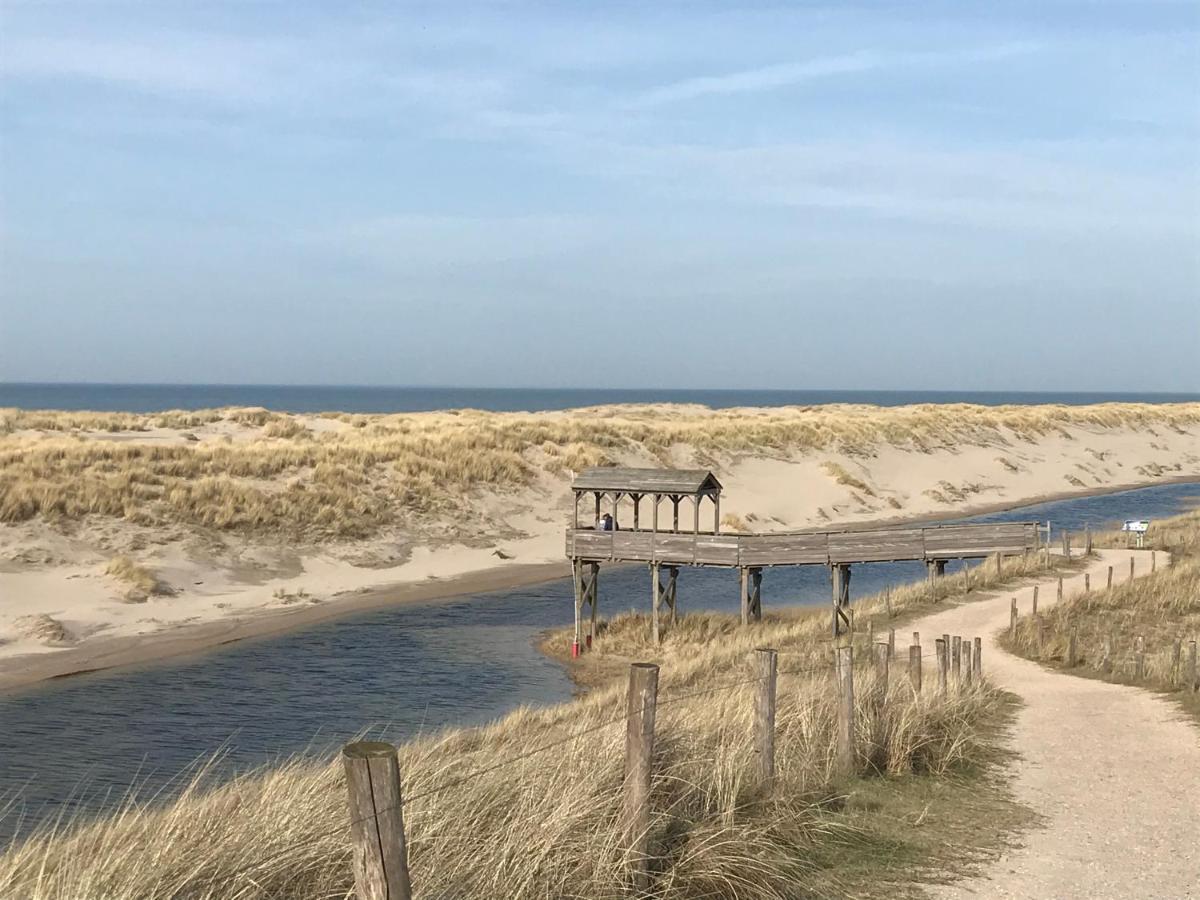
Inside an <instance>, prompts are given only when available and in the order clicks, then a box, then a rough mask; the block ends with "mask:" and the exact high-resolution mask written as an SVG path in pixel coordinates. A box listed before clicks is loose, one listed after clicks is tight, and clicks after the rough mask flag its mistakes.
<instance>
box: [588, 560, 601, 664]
mask: <svg viewBox="0 0 1200 900" xmlns="http://www.w3.org/2000/svg"><path fill="white" fill-rule="evenodd" d="M590 583H591V587H590V588H589V590H588V596H589V597H590V598H591V604H592V619H591V624H590V626H589V627H588V634H587V648H588V649H589V650H591V649H592V641H594V640H595V639H596V618H597V616H599V614H600V563H592V578H591V582H590Z"/></svg>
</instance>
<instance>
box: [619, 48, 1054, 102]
mask: <svg viewBox="0 0 1200 900" xmlns="http://www.w3.org/2000/svg"><path fill="white" fill-rule="evenodd" d="M1038 49H1040V47H1039V45H1038V44H1033V43H1013V44H1003V45H999V46H996V47H983V48H977V49H973V50H970V49H968V50H948V51H931V52H919V53H879V52H875V51H871V50H862V51H858V52H855V53H846V54H840V55H836V56H824V57H816V58H814V59H809V60H804V61H801V62H790V63H781V64H778V65H771V66H762V67H759V68H754V69H743V70H741V71H737V72H728V73H725V74H722V75H703V76H698V77H695V78H685V79H683V80H681V81H675V82H672V83H670V84H666V85H662V86H661V87H657V88H653V89H651V90H648V91H644V92H643V93H641V94H639V95H638V96H636V97H634V98H633V99H632V100H631V101H630V103H629V104H628V105H629V106H630V107H631V108H638V109H645V108H650V107H654V106H662V105H663V104H667V103H676V102H679V101H682V100H694V99H697V98H700V97H709V96H719V95H728V94H744V93H752V92H756V91H769V90H776V89H778V88H783V87H791V86H795V85H800V84H804V83H806V82H810V81H818V80H821V79H826V78H833V77H836V76H839V75H854V74H859V73H863V72H874V71H879V70H889V69H898V68H910V67H916V66H936V65H956V64H962V63H971V62H988V61H993V60H1002V59H1007V58H1009V57H1012V56H1018V55H1023V54H1027V53H1032V52H1034V51H1036V50H1038Z"/></svg>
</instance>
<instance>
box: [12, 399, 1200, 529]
mask: <svg viewBox="0 0 1200 900" xmlns="http://www.w3.org/2000/svg"><path fill="white" fill-rule="evenodd" d="M1197 423H1200V404H1194V403H1190V404H1189V403H1183V404H1171V405H1150V404H1120V403H1113V404H1103V405H1096V406H1033V407H1023V406H1001V407H982V406H968V405H923V406H907V407H894V408H881V407H869V406H846V405H841V406H821V407H786V408H777V409H733V410H711V409H707V408H704V407H694V406H612V407H597V408H592V409H579V410H569V411H565V412H553V413H532V414H531V413H490V412H481V411H476V410H461V411H455V412H441V413H414V414H403V415H352V414H343V413H329V414H324V415H321V416H292V415H288V414H285V413H276V412H269V411H267V410H262V409H224V410H202V411H196V412H171V413H160V414H150V415H136V414H131V413H73V412H37V411H23V410H15V409H9V410H2V411H0V522H8V523H13V522H21V521H25V520H28V519H31V518H35V517H44V518H46V519H49V520H52V521H73V520H77V519H79V518H81V517H84V516H89V515H102V516H109V517H118V518H123V519H125V520H127V521H130V522H134V523H141V524H145V525H150V526H154V525H165V524H181V525H185V526H191V527H202V528H214V529H220V530H226V531H231V532H236V533H244V534H280V535H292V536H296V535H302V536H306V537H311V538H314V539H323V538H330V537H335V538H358V537H363V536H367V535H370V534H373V533H375V532H376V531H378V530H379V529H380V528H381V527H383V526H385V525H387V524H390V523H394V522H396V521H397V520H398V519H405V518H410V517H413V516H421V515H429V514H436V513H439V512H449V511H452V510H454V509H456V508H459V507H460V506H461V504H462V502H463V500H464V496H465V495H468V494H469V493H470V492H471V491H473V490H476V489H481V488H487V489H499V490H512V489H517V488H520V487H522V486H525V485H528V484H529V483H531V482H532V481H534V480H535V479H536V478H538V477H539V476H550V477H556V476H557V477H561V476H565V475H567V474H569V473H570V472H571V471H577V470H579V469H580V468H583V467H585V466H588V465H596V464H601V463H605V462H609V461H613V460H615V459H626V458H630V457H633V458H639V459H642V460H645V461H648V462H649V463H653V462H655V461H659V462H660V463H661V462H666V461H669V460H670V459H671V458H672V454H673V452H674V451H675V450H676V449H677V448H681V447H683V448H687V449H688V453H689V454H690V456H691V458H692V460H693V461H694V462H696V463H697V464H705V463H706V460H712V459H713V458H715V457H718V456H721V457H729V456H731V455H737V454H753V455H758V456H764V457H771V456H778V457H780V458H787V457H788V456H789V455H793V454H798V453H807V452H816V451H828V452H829V453H836V454H839V455H841V456H843V457H849V458H868V457H870V456H872V455H873V454H874V453H876V452H877V451H878V450H879V449H880V448H881V447H885V446H892V447H902V448H906V449H911V450H914V451H917V452H932V451H933V450H935V449H947V448H950V449H953V448H956V447H962V446H986V447H996V448H997V449H999V450H1004V449H1005V448H1010V447H1012V446H1013V445H1014V444H1020V443H1022V442H1034V441H1037V440H1039V439H1040V438H1043V437H1045V436H1047V435H1061V434H1067V430H1068V429H1072V428H1088V429H1096V430H1101V431H1103V430H1105V429H1109V430H1114V429H1115V430H1134V431H1138V432H1140V433H1142V434H1144V435H1150V436H1153V435H1155V434H1156V433H1158V432H1157V431H1156V430H1163V431H1164V432H1172V431H1173V432H1178V433H1186V429H1190V428H1192V427H1194V426H1196V425H1197ZM188 428H190V429H194V430H195V431H196V432H197V433H198V432H201V431H203V430H204V429H207V431H205V432H204V437H203V438H202V439H200V438H197V435H196V434H195V433H191V432H188V433H184V432H181V431H180V429H188ZM998 458H999V459H1004V457H998ZM997 465H1000V464H999V463H997ZM1009 465H1010V466H1011V465H1012V463H1009ZM1179 469H1180V467H1179V465H1178V463H1176V464H1174V471H1176V472H1178V471H1179ZM826 470H827V472H829V474H830V477H832V478H834V479H835V480H836V481H838V482H839V483H842V484H846V485H849V486H851V487H853V488H855V489H861V490H863V491H865V492H867V493H868V494H870V492H871V490H872V489H871V488H870V487H869V486H868V485H867V484H866V482H865V481H862V480H861V479H860V478H858V476H856V475H854V474H852V473H850V472H848V471H847V470H846V468H845V467H844V465H842V464H840V463H836V462H831V463H829V464H828V465H827V467H826ZM1171 472H1172V469H1171V468H1170V467H1163V466H1160V469H1159V471H1156V472H1154V473H1150V472H1145V473H1140V474H1141V475H1142V476H1144V478H1145V479H1147V480H1148V479H1149V478H1151V477H1155V476H1160V475H1162V474H1170V473H1171ZM1073 477H1074V476H1073ZM1075 481H1076V482H1079V484H1080V485H1082V484H1083V482H1082V481H1080V479H1079V478H1078V477H1076V478H1075ZM1071 484H1074V482H1072V483H1071ZM1064 486H1070V485H1064ZM950 490H951V493H953V490H954V488H950ZM960 490H961V489H960ZM968 490H969V488H968ZM947 496H950V495H949V494H948V495H947ZM952 499H953V498H952Z"/></svg>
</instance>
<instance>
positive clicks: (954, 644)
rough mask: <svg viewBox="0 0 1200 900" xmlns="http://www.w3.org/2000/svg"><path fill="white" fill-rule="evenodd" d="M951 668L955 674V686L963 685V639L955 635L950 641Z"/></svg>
mask: <svg viewBox="0 0 1200 900" xmlns="http://www.w3.org/2000/svg"><path fill="white" fill-rule="evenodd" d="M950 668H951V669H952V670H953V672H954V686H955V687H958V686H960V685H961V684H962V637H961V636H959V635H957V634H956V635H955V636H954V637H952V638H951V639H950Z"/></svg>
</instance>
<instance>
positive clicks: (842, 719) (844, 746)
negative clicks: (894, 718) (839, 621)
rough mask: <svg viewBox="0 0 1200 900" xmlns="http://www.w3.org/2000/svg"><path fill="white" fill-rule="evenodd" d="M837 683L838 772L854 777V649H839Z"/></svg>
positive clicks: (855, 763) (837, 651) (855, 765)
mask: <svg viewBox="0 0 1200 900" xmlns="http://www.w3.org/2000/svg"><path fill="white" fill-rule="evenodd" d="M835 652H836V653H837V681H838V687H839V689H840V690H839V692H838V693H839V698H838V742H837V761H838V771H839V772H840V773H841V774H842V775H853V774H854V770H855V768H856V767H857V762H856V754H855V750H854V648H853V647H852V646H851V647H838V648H837V650H836V651H835Z"/></svg>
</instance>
